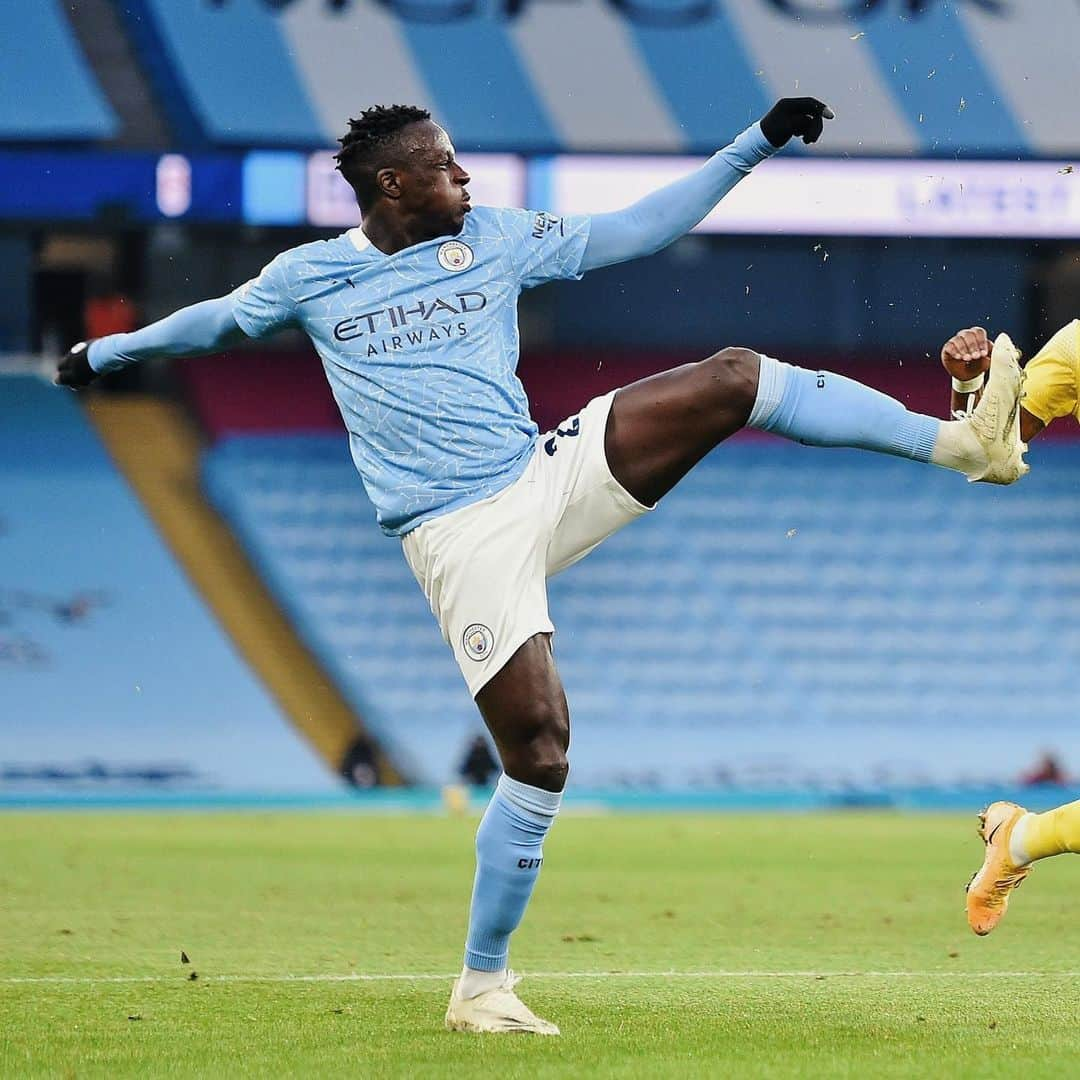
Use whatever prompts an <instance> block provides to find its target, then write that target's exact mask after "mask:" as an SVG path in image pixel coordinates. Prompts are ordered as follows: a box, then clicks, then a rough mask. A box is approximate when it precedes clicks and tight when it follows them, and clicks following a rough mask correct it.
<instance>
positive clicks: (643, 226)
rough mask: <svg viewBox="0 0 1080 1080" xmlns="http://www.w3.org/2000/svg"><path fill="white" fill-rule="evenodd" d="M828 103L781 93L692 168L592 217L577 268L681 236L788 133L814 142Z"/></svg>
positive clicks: (647, 251) (656, 247)
mask: <svg viewBox="0 0 1080 1080" xmlns="http://www.w3.org/2000/svg"><path fill="white" fill-rule="evenodd" d="M832 118H833V112H832V109H830V108H829V106H828V105H826V104H825V103H824V102H822V101H818V100H817V99H816V98H782V99H781V100H780V101H778V102H777V103H776V104H775V105H774V106H773V107H772V108H771V109H770V110H769V111H768V112H767V113H766V114H765V115H764V116H763V117H762V118H761V120H759V121H758V122H757V123H756V124H754V125H753V126H752V127H749V128H747V129H746V130H745V131H744V132H743V133H742V134H741V135H739V136H738V138H736V139H735V141H734V142H732V143H730V144H729V145H728V146H725V147H724V149H723V150H720V151H719V152H718V153H716V154H714V155H713V156H712V157H711V158H709V160H708V161H707V162H706V163H705V164H704V165H703V166H702V167H701V168H700V169H698V170H697V171H696V172H693V173H691V174H690V175H689V176H684V177H682V178H680V179H679V180H676V181H675V182H674V183H672V184H668V185H667V186H666V187H663V188H661V189H660V190H659V191H654V192H652V193H651V194H650V195H646V196H645V198H644V199H641V200H639V201H638V202H636V203H634V204H633V205H632V206H628V207H626V208H625V209H623V210H617V211H614V212H613V213H609V214H596V215H594V216H593V218H592V223H591V228H590V232H589V241H588V244H587V245H586V248H585V254H584V256H583V258H582V261H581V270H582V271H583V272H584V271H586V270H595V269H597V268H598V267H601V266H611V265H612V264H613V263H620V262H626V261H627V260H629V259H637V258H640V257H641V256H642V255H652V254H653V253H654V252H657V251H660V250H661V249H662V248H665V247H667V246H668V244H671V243H673V242H674V241H675V240H678V239H679V237H680V236H685V235H686V234H687V233H688V232H690V230H691V229H693V228H694V226H695V225H697V224H698V223H699V222H700V221H701V220H702V219H703V218H704V217H705V216H706V215H707V214H708V213H709V211H710V210H712V209H713V208H714V207H715V206H716V204H717V203H719V202H720V200H721V199H723V198H724V196H725V195H727V193H728V192H729V191H731V189H732V188H733V187H735V185H736V184H737V183H738V182H739V181H740V180H742V178H743V177H744V176H747V175H748V174H749V173H750V171H751V169H753V167H754V166H755V165H757V164H758V163H759V162H762V161H764V160H765V159H766V158H768V157H771V156H772V155H773V154H775V153H776V152H777V150H779V149H780V148H781V147H782V146H784V145H785V144H786V143H787V142H788V140H789V139H791V138H793V137H795V136H801V137H802V140H803V142H805V143H813V142H817V140H818V139H819V138H820V137H821V133H822V130H823V128H824V124H825V121H826V120H831V119H832Z"/></svg>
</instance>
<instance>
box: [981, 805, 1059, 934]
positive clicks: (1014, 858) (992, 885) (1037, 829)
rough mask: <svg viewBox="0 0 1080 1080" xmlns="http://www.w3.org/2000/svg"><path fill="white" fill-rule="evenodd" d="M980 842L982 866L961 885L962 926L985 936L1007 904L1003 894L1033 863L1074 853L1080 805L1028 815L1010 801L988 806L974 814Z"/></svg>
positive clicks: (1029, 869) (1025, 874) (1006, 897)
mask: <svg viewBox="0 0 1080 1080" xmlns="http://www.w3.org/2000/svg"><path fill="white" fill-rule="evenodd" d="M979 835H980V836H981V837H982V838H983V840H984V841H985V843H986V854H985V856H984V857H983V864H982V866H981V867H980V868H979V870H978V872H977V873H976V874H975V876H974V877H973V878H972V879H971V882H970V883H969V884H968V887H967V916H968V925H969V926H970V927H971V929H972V930H974V931H975V933H976V934H980V935H982V934H989V933H990V931H991V930H993V929H994V927H995V926H997V924H998V923H999V922H1000V921H1001V919H1002V918H1003V916H1004V915H1005V911H1006V909H1007V908H1008V906H1009V895H1010V894H1011V893H1012V891H1013V889H1015V888H1016V887H1017V886H1018V885H1019V884H1020V883H1021V882H1022V881H1023V880H1024V879H1025V878H1026V877H1027V876H1028V874H1029V873H1030V871H1031V864H1032V863H1033V862H1037V861H1038V860H1039V859H1048V858H1050V857H1051V856H1053V855H1063V854H1065V853H1066V852H1073V853H1080V801H1078V802H1071V803H1066V804H1065V805H1064V806H1059V807H1057V808H1056V809H1054V810H1048V811H1047V812H1046V813H1045V814H1032V813H1029V812H1028V811H1027V810H1025V809H1024V808H1023V807H1022V806H1017V805H1016V803H1011V802H996V803H991V804H990V805H989V806H988V807H987V808H986V809H985V810H984V811H983V812H982V813H981V814H980V815H979Z"/></svg>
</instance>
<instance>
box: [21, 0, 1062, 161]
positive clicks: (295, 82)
mask: <svg viewBox="0 0 1080 1080" xmlns="http://www.w3.org/2000/svg"><path fill="white" fill-rule="evenodd" d="M58 6H59V5H58V4H57V3H56V0H41V2H38V0H14V3H12V2H8V3H7V4H5V5H4V8H5V10H4V12H3V13H0V20H4V19H10V20H12V22H11V25H12V26H16V25H17V26H18V33H19V35H20V36H23V35H25V33H26V23H25V20H24V19H23V17H22V15H21V14H20V13H21V12H23V11H24V10H25V11H27V12H29V13H30V14H31V15H34V17H35V18H47V19H49V20H50V22H49V35H50V40H51V38H53V37H55V36H56V34H57V33H58V31H57V29H56V27H55V25H53V24H54V22H55V12H56V9H57V7H58ZM114 6H115V7H116V8H117V10H118V12H119V14H120V15H121V17H122V19H123V21H124V25H125V27H126V30H127V34H128V36H129V38H130V40H131V42H132V43H133V44H134V46H135V47H136V48H137V50H138V52H139V54H140V60H139V66H140V68H141V69H142V70H143V71H144V72H145V73H146V75H147V77H148V78H149V79H150V80H151V81H152V83H153V86H154V92H155V93H154V96H155V97H156V99H157V101H158V102H160V107H161V110H162V112H163V113H164V114H166V116H167V119H168V123H169V125H170V126H171V128H172V131H173V135H174V136H175V138H176V139H177V140H178V142H179V143H180V144H182V145H186V146H187V147H188V148H191V147H192V146H195V145H199V144H201V143H203V142H204V141H208V142H211V143H216V144H219V145H232V146H236V145H264V146H281V145H293V146H298V147H304V146H325V145H328V144H330V143H332V140H333V139H335V138H336V137H337V136H338V135H339V134H340V132H341V130H342V128H343V125H344V121H345V119H346V118H347V117H348V116H350V115H355V113H356V112H357V111H358V109H360V108H361V107H362V106H363V105H364V104H366V103H370V102H374V101H383V102H390V101H416V102H424V103H426V104H428V105H430V107H431V108H432V109H433V111H434V112H435V114H436V116H437V117H438V118H439V119H440V120H441V121H443V122H444V123H446V124H448V125H449V126H450V128H451V130H453V131H454V133H455V136H456V138H457V139H458V141H459V146H460V148H462V149H469V150H480V149H486V150H506V149H512V150H517V151H531V152H539V153H549V152H554V151H563V150H570V151H576V150H582V151H607V150H614V151H658V152H663V151H694V152H699V151H710V150H712V149H715V147H716V146H717V145H719V144H720V143H721V142H722V141H723V140H725V139H726V138H728V137H729V136H730V135H731V134H732V132H734V131H737V130H739V129H740V128H742V127H744V126H745V125H746V124H748V123H750V122H751V121H753V120H754V119H755V118H756V117H757V116H759V115H760V114H761V112H763V111H764V109H765V108H766V107H767V106H768V104H769V103H770V102H771V101H772V100H773V99H774V98H775V97H777V96H781V95H782V94H784V93H787V92H789V91H790V90H791V89H792V87H799V86H802V87H808V86H813V87H814V88H815V92H816V93H817V94H818V95H819V96H820V97H822V98H823V99H825V100H828V101H829V102H830V103H831V104H832V106H833V108H834V109H835V110H836V112H837V114H838V115H840V116H843V118H844V123H843V126H842V127H841V126H838V127H837V129H836V130H835V131H834V132H831V133H830V142H829V147H828V150H829V152H830V153H843V152H848V153H853V154H861V155H866V154H886V155H910V154H922V155H925V156H939V155H940V156H950V155H952V154H954V153H957V152H962V153H963V154H964V155H966V156H967V155H971V154H976V155H1001V156H1013V155H1021V156H1028V155H1035V156H1038V155H1054V154H1061V153H1069V152H1071V151H1073V150H1074V149H1075V127H1074V125H1073V124H1072V113H1071V107H1070V102H1069V100H1068V95H1063V94H1061V92H1060V83H1059V78H1058V76H1057V73H1058V72H1059V71H1062V70H1068V69H1069V67H1070V66H1071V65H1072V62H1073V51H1074V50H1073V45H1072V43H1073V42H1075V40H1076V36H1077V33H1080V9H1078V8H1077V6H1076V5H1075V4H1072V3H1069V2H1068V0H1053V4H1052V9H1053V10H1052V13H1050V14H1045V13H1044V12H1043V11H1042V10H1041V8H1039V6H1038V5H1020V4H1012V5H1005V4H998V3H982V2H972V3H965V4H938V3H932V4H918V5H899V4H896V5H893V4H866V5H860V4H852V5H847V4H841V3H837V4H803V3H780V2H775V0H742V2H739V3H716V4H694V3H691V4H683V3H677V4H673V3H671V2H669V0H646V2H642V3H634V4H624V3H611V2H608V0H571V2H569V3H563V4H541V3H531V4H530V3H509V2H496V3H491V4H484V5H479V4H475V3H472V2H471V0H420V2H418V3H403V2H398V0H393V2H387V3H382V4H374V3H371V2H369V0H303V2H297V0H205V2H201V3H198V4H195V3H192V2H191V0H124V2H123V3H117V4H115V5H114ZM39 12H44V13H46V14H45V15H40V14H37V13H39ZM1047 18H1050V19H1051V20H1052V22H1053V25H1054V27H1055V33H1053V34H1047V33H1046V25H1047V21H1046V20H1047ZM3 27H4V23H3V22H2V21H0V29H3ZM27 55H28V56H29V54H27ZM37 60H38V58H37V57H35V63H37ZM65 64H66V67H65V68H63V69H62V71H69V70H70V69H71V68H72V64H73V59H72V58H71V57H66V58H65ZM463 65H464V67H463ZM465 69H467V70H468V71H471V72H476V71H481V72H483V84H482V87H478V84H477V83H476V81H475V80H474V79H470V78H465V77H462V71H463V70H465ZM717 71H723V92H722V93H708V92H702V88H703V87H709V86H710V85H713V84H715V82H716V72H717ZM946 72H948V76H949V77H948V78H944V73H946ZM939 73H941V74H940V75H939ZM0 77H3V76H2V75H0ZM37 82H38V81H37V80H36V79H35V78H34V77H33V73H31V72H27V71H24V72H22V73H21V74H20V75H18V76H16V77H15V81H14V82H12V83H11V86H12V87H14V88H18V87H25V86H28V85H37ZM3 85H6V84H3ZM63 85H64V84H63V83H61V86H63ZM79 85H80V86H81V84H79ZM253 85H257V86H258V87H259V92H258V93H257V94H253V93H251V92H250V87H251V86H253ZM957 85H962V86H963V87H964V88H965V93H964V95H963V96H959V97H958V95H957V94H956V93H954V92H953V89H951V88H953V87H955V86H957ZM77 88H79V87H78V86H76V84H74V83H70V84H69V89H77ZM478 89H482V91H483V92H482V93H478V92H477V91H478ZM47 90H48V92H47V94H45V95H44V98H43V99H42V103H37V102H33V101H29V102H28V100H27V97H26V95H20V96H17V97H15V98H9V99H8V100H9V104H8V105H7V108H8V109H9V110H11V112H10V117H11V118H13V119H14V120H15V121H16V122H18V120H17V116H16V113H17V112H19V111H23V112H25V111H26V105H27V104H29V105H30V115H31V116H32V115H33V113H34V111H36V110H39V109H43V108H46V107H50V106H51V104H52V103H55V102H59V101H62V100H72V101H77V102H78V101H81V100H82V99H81V95H68V96H67V97H66V98H62V97H61V91H60V89H59V88H57V86H56V85H54V84H53V85H50V86H49V87H48V88H47ZM98 100H100V95H97V96H96V97H92V98H91V101H90V103H89V104H87V103H85V102H83V103H82V104H80V105H79V106H78V108H79V109H85V110H90V111H93V108H94V107H95V106H94V105H93V102H94V101H98ZM16 102H18V103H20V104H21V105H22V109H21V110H20V109H19V106H17V105H16ZM94 116H95V118H96V119H95V123H97V124H98V125H102V124H104V123H105V119H104V114H102V113H101V111H100V110H99V111H98V112H97V113H94ZM9 122H10V121H9Z"/></svg>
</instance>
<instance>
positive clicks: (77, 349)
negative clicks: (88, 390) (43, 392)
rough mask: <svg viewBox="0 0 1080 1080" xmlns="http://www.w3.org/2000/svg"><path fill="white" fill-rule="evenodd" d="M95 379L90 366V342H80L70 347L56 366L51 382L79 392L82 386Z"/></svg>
mask: <svg viewBox="0 0 1080 1080" xmlns="http://www.w3.org/2000/svg"><path fill="white" fill-rule="evenodd" d="M97 377H98V373H97V372H96V371H95V370H94V369H93V368H92V367H91V366H90V342H89V341H80V342H79V344H78V345H72V347H71V348H70V349H68V353H67V356H65V357H64V358H63V360H61V361H60V363H59V364H58V365H57V368H56V378H55V379H53V382H54V383H56V385H57V386H67V387H70V388H71V389H72V390H81V389H82V388H83V387H84V386H89V385H90V384H91V383H92V382H93V381H94V380H95V379H96V378H97Z"/></svg>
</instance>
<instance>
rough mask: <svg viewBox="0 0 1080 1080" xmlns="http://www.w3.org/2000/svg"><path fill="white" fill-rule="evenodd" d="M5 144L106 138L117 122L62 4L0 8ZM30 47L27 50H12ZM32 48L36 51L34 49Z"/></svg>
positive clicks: (50, 0)
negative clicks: (77, 40)
mask: <svg viewBox="0 0 1080 1080" xmlns="http://www.w3.org/2000/svg"><path fill="white" fill-rule="evenodd" d="M0 42H5V43H7V44H5V45H4V46H3V50H2V51H3V62H2V63H0V139H4V140H11V141H18V142H37V141H43V140H54V141H55V140H73V141H76V140H92V139H106V138H108V137H109V136H111V135H113V134H114V133H115V132H116V130H117V120H116V116H115V114H114V113H113V111H112V109H111V108H110V106H109V103H108V102H107V101H106V99H105V96H104V94H102V92H101V88H100V87H99V86H98V84H97V80H96V79H95V78H94V75H93V72H92V71H91V69H90V67H89V65H88V64H87V63H86V60H85V58H84V56H83V54H82V52H81V51H80V49H79V47H78V45H77V43H76V40H75V37H74V35H73V33H72V31H71V27H70V26H69V25H68V22H67V20H66V19H65V17H64V12H63V6H62V5H61V3H60V0H5V2H4V3H3V4H0ZM11 42H24V43H26V47H23V48H14V47H11V45H10V43H11ZM31 45H32V47H31Z"/></svg>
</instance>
